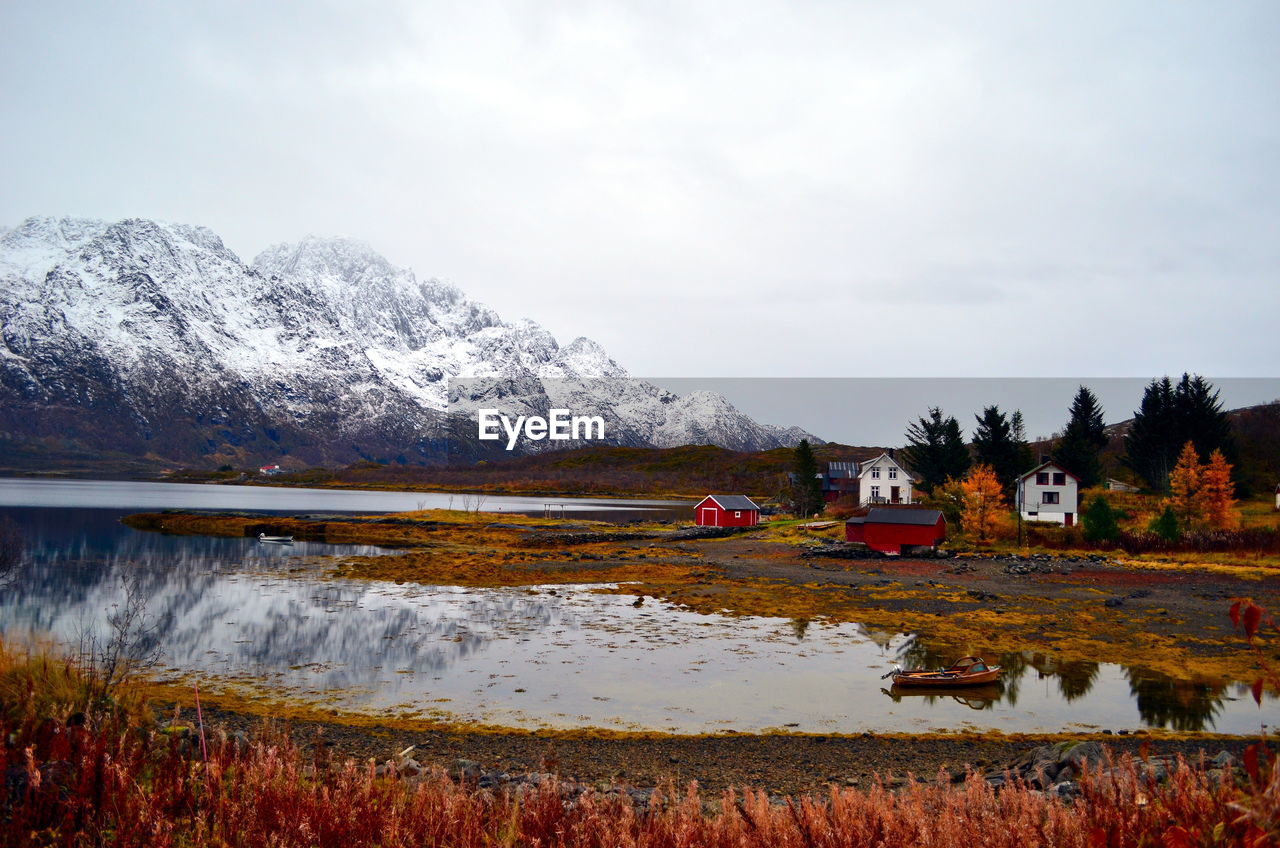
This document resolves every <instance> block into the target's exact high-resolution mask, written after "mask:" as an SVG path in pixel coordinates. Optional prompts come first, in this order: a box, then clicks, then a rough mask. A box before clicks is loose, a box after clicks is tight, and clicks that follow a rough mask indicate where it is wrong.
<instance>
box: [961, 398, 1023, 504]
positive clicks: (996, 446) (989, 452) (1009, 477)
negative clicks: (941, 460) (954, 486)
mask: <svg viewBox="0 0 1280 848" xmlns="http://www.w3.org/2000/svg"><path fill="white" fill-rule="evenodd" d="M975 417H976V418H977V420H978V426H977V428H975V429H974V431H973V454H974V457H975V458H976V459H977V461H978V462H980V463H983V464H984V465H990V466H991V468H992V469H993V470H994V471H995V472H996V477H997V478H998V479H999V480H1000V485H1001V486H1002V487H1003V488H1004V489H1005V491H1008V492H1012V491H1013V488H1014V483H1015V482H1016V481H1017V479H1018V475H1019V474H1020V473H1021V472H1022V471H1025V470H1027V469H1023V468H1020V467H1019V463H1020V456H1019V451H1018V445H1017V443H1016V442H1015V441H1014V438H1013V427H1012V426H1011V425H1010V424H1009V419H1008V418H1006V417H1005V414H1004V413H1003V412H1001V411H1000V408H999V407H997V406H988V407H987V408H985V409H983V410H982V414H981V415H978V416H975Z"/></svg>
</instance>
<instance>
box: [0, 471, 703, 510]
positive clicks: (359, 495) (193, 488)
mask: <svg viewBox="0 0 1280 848" xmlns="http://www.w3.org/2000/svg"><path fill="white" fill-rule="evenodd" d="M476 504H479V506H480V509H481V510H482V511H484V512H515V513H520V514H523V515H542V514H543V513H544V512H545V511H547V510H551V511H553V512H555V513H557V514H558V513H560V512H564V513H565V514H572V515H574V516H577V517H581V518H598V519H601V520H605V521H625V520H630V519H632V518H639V519H645V520H653V519H655V518H656V519H662V518H672V519H674V520H688V519H689V518H690V517H691V516H692V514H693V505H692V504H691V503H689V502H688V501H661V500H628V499H622V498H563V497H532V496H531V497H524V496H521V497H516V496H509V495H502V496H499V495H452V494H447V493H441V492H375V491H357V490H353V489H294V488H285V487H273V486H225V485H211V484H198V483H139V482H132V481H114V480H40V479H27V478H13V477H9V478H0V507H4V506H29V507H50V508H59V507H89V508H101V509H129V510H133V511H134V512H142V511H146V510H158V509H212V510H234V511H241V510H248V511H263V512H277V513H278V512H375V513H382V512H411V511H413V510H421V509H464V508H474V507H475V505H476Z"/></svg>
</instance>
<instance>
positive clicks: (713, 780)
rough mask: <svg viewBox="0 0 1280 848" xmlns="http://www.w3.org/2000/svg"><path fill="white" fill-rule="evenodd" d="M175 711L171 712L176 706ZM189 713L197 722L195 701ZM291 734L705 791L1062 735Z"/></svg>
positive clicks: (1209, 743)
mask: <svg viewBox="0 0 1280 848" xmlns="http://www.w3.org/2000/svg"><path fill="white" fill-rule="evenodd" d="M163 714H164V713H163V712H162V715H163ZM168 714H169V715H172V711H171V710H170V712H169V713H168ZM183 718H184V719H186V720H192V719H194V715H193V714H192V712H191V711H190V710H186V711H184V712H183ZM205 721H206V723H207V729H209V730H210V731H215V730H216V729H218V728H221V729H223V730H225V731H226V732H227V733H237V732H240V733H245V734H247V735H249V736H253V734H254V733H255V732H256V731H257V730H258V729H260V728H261V726H262V722H263V719H262V718H261V717H259V716H253V715H247V714H243V713H236V712H231V711H227V710H221V709H216V708H213V709H206V710H205ZM287 727H288V730H289V732H290V734H291V736H292V738H293V740H294V741H295V743H296V744H297V745H298V746H299V747H300V748H301V749H302V750H303V751H304V752H307V753H314V752H317V751H318V750H320V749H323V750H324V751H325V752H326V755H327V756H328V757H331V758H336V759H347V758H350V759H354V760H356V761H358V762H365V761H368V760H370V759H372V760H374V761H375V762H378V763H382V762H385V761H387V760H390V759H393V758H394V757H395V755H396V754H398V753H399V752H401V751H403V750H405V749H406V748H409V747H410V746H413V748H414V750H413V753H412V756H413V758H414V759H415V760H417V761H418V762H419V763H421V764H423V765H424V766H427V767H432V766H436V767H440V768H443V769H451V768H454V767H455V765H456V764H457V762H458V761H459V760H469V761H472V762H474V763H476V764H478V766H479V768H480V769H481V770H482V771H484V772H507V773H511V774H521V773H529V772H554V773H556V774H558V775H560V776H561V777H562V778H565V779H568V780H573V781H575V782H579V783H584V784H588V785H596V784H599V785H605V784H608V785H623V786H629V787H636V788H642V789H643V788H652V787H654V786H658V785H662V784H665V783H667V782H670V783H672V784H673V785H675V786H677V787H683V786H685V785H687V784H688V783H689V782H690V781H697V783H698V786H699V788H700V789H701V790H702V791H703V792H720V791H723V790H725V789H729V788H741V787H752V788H758V789H764V790H766V791H767V792H769V793H771V794H777V795H798V794H807V793H820V792H824V791H826V789H827V787H828V786H829V785H831V784H833V783H834V784H837V785H841V786H869V785H871V784H872V783H873V782H874V781H875V779H876V777H877V776H879V777H881V778H890V777H895V778H899V779H900V778H905V777H906V776H907V775H908V774H911V775H913V776H915V777H917V778H924V779H927V780H932V779H934V778H935V777H936V776H937V775H938V773H939V772H942V771H946V772H950V773H952V774H957V773H963V771H964V770H965V769H966V768H968V767H971V768H973V769H974V770H975V771H979V772H990V771H994V770H999V769H1000V768H1002V767H1003V766H1005V765H1006V764H1009V763H1011V762H1013V761H1015V760H1016V759H1017V758H1018V757H1020V756H1022V755H1024V754H1026V753H1027V752H1028V751H1029V750H1031V749H1033V748H1036V747H1038V746H1040V745H1044V744H1046V743H1047V742H1051V741H1055V740H1057V739H1059V738H1061V737H1035V736H1026V737H1021V736H1020V737H1004V736H994V735H993V736H986V737H984V736H959V735H957V736H942V735H936V736H917V737H911V736H876V735H873V734H864V735H862V736H854V737H843V736H810V735H804V736H784V735H760V736H755V735H733V736H664V737H643V738H597V739H593V738H565V737H559V736H552V735H544V736H539V735H535V734H523V733H512V734H502V733H465V732H462V733H455V732H444V731H406V730H398V729H394V728H385V727H383V728H363V727H350V726H346V725H341V724H329V723H323V722H305V721H295V722H290V723H289V724H288V726H287ZM1255 741H1257V740H1256V739H1251V738H1248V737H1240V738H1214V739H1194V738H1188V739H1172V738H1161V737H1149V736H1143V735H1134V736H1115V737H1108V738H1107V740H1106V743H1105V744H1106V745H1107V747H1109V748H1110V749H1111V751H1112V753H1113V754H1115V755H1117V756H1118V755H1119V754H1121V753H1123V752H1129V753H1133V754H1137V753H1138V752H1139V750H1140V748H1141V747H1142V746H1143V745H1144V744H1145V745H1146V746H1147V747H1148V751H1149V753H1150V754H1151V755H1159V754H1182V755H1183V756H1185V757H1187V758H1188V759H1189V760H1192V761H1194V760H1195V759H1197V758H1198V757H1199V755H1200V753H1201V752H1202V751H1203V752H1204V754H1205V756H1206V757H1207V758H1210V759H1211V758H1213V757H1214V756H1215V755H1216V754H1217V753H1218V752H1220V751H1224V750H1225V751H1230V752H1232V753H1234V754H1236V755H1237V756H1239V754H1240V752H1241V751H1243V750H1244V748H1245V747H1247V746H1248V745H1249V744H1251V743H1252V742H1255Z"/></svg>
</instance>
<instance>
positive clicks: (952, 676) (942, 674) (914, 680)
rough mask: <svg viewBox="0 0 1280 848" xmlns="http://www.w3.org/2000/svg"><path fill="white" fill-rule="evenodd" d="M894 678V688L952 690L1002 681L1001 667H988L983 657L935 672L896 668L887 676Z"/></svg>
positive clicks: (959, 662) (971, 658) (968, 658)
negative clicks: (919, 687) (953, 688)
mask: <svg viewBox="0 0 1280 848" xmlns="http://www.w3.org/2000/svg"><path fill="white" fill-rule="evenodd" d="M885 677H892V678H893V685H894V686H903V687H906V686H930V687H944V688H951V687H955V686H983V685H985V684H988V683H994V682H996V681H997V680H999V679H1000V666H998V665H987V664H986V662H984V661H983V659H982V657H962V658H960V659H958V660H956V661H955V662H954V663H952V664H951V665H949V666H947V667H946V668H939V669H935V670H933V671H930V670H928V669H923V668H916V669H909V670H906V671H904V670H903V669H900V668H895V669H894V670H893V671H891V672H889V673H888V674H886V675H885Z"/></svg>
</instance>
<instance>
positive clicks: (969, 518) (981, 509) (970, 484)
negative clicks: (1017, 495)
mask: <svg viewBox="0 0 1280 848" xmlns="http://www.w3.org/2000/svg"><path fill="white" fill-rule="evenodd" d="M960 486H961V489H962V490H963V492H964V511H963V512H962V513H961V515H960V523H961V524H962V525H963V526H964V529H965V532H967V533H971V534H973V535H974V536H975V537H976V538H977V540H978V541H979V542H989V541H991V540H992V539H994V538H995V537H996V536H997V535H998V534H999V533H1000V531H1001V530H1002V529H1003V528H1004V526H1005V525H1006V524H1008V520H1007V518H1008V517H1007V516H1006V515H1005V512H1006V511H1007V510H1008V506H1007V505H1006V504H1005V501H1004V489H1003V487H1001V485H1000V478H998V477H996V472H995V470H994V469H992V467H991V466H990V465H982V464H979V465H975V466H974V467H973V469H972V470H970V471H969V476H968V477H966V478H964V482H963V483H961V484H960Z"/></svg>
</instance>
